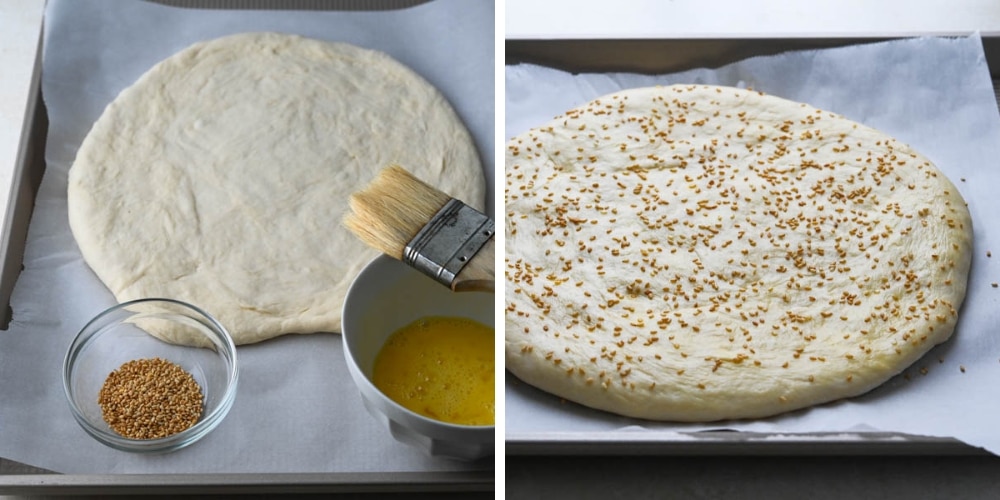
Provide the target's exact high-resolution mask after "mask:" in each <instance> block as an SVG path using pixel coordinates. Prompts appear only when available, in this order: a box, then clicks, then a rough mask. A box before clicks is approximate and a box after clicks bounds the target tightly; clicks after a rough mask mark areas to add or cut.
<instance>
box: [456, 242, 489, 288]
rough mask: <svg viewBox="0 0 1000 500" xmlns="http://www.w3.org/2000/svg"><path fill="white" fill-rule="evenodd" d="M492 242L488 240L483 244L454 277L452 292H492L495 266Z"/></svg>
mask: <svg viewBox="0 0 1000 500" xmlns="http://www.w3.org/2000/svg"><path fill="white" fill-rule="evenodd" d="M493 241H494V240H493V238H490V240H489V241H487V242H486V243H485V244H483V247H482V248H480V249H479V252H477V253H476V255H474V256H473V257H472V259H471V260H469V263H468V264H466V265H465V267H463V268H462V270H461V271H459V272H458V274H457V275H455V281H453V282H452V283H451V289H452V290H454V291H456V292H493V283H494V278H493V270H494V268H495V266H496V261H495V260H494V253H495V250H494V247H495V245H494V244H493Z"/></svg>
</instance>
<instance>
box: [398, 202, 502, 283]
mask: <svg viewBox="0 0 1000 500" xmlns="http://www.w3.org/2000/svg"><path fill="white" fill-rule="evenodd" d="M494 231H495V228H494V225H493V220H492V219H490V218H489V217H487V216H486V215H484V214H482V213H481V212H479V211H478V210H476V209H474V208H472V207H470V206H468V205H466V204H465V203H462V202H461V201H458V200H456V199H451V200H449V201H448V203H445V205H444V206H443V207H441V210H438V212H437V213H436V214H434V217H432V218H431V220H430V221H429V222H427V224H426V225H424V227H423V228H421V229H420V231H419V232H418V233H417V235H416V236H414V237H413V239H412V240H410V242H409V243H407V244H406V247H405V248H403V262H405V263H406V264H407V265H409V266H410V267H413V268H414V269H416V270H418V271H420V272H422V273H424V274H426V275H427V276H430V277H431V278H434V279H435V280H437V281H438V282H439V283H441V284H443V285H445V286H447V287H448V288H451V286H452V283H453V282H454V281H455V276H456V275H457V274H458V273H459V272H461V271H462V268H464V267H465V265H466V264H467V263H468V262H469V261H470V260H472V257H474V256H475V255H476V253H477V252H478V251H479V249H480V248H482V247H483V245H485V244H486V242H487V241H489V239H490V238H492V237H493V232H494Z"/></svg>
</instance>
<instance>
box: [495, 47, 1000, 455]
mask: <svg viewBox="0 0 1000 500" xmlns="http://www.w3.org/2000/svg"><path fill="white" fill-rule="evenodd" d="M936 35H940V36H948V35H949V34H936ZM952 35H954V36H966V35H968V33H954V34H952ZM980 36H981V37H982V40H983V48H984V51H985V52H986V59H987V63H988V65H989V67H990V73H991V77H992V79H993V89H994V92H995V94H996V96H997V105H998V107H1000V33H990V34H986V33H981V34H980ZM893 38H898V37H894V36H885V37H837V38H819V37H817V38H810V37H795V38H764V37H761V38H725V37H722V38H698V39H689V38H675V39H507V40H505V54H504V61H505V64H508V65H511V64H518V63H532V64H538V65H542V66H547V67H551V68H555V69H560V70H563V71H569V72H575V73H584V72H635V73H647V74H660V73H673V72H679V71H684V70H688V69H693V68H715V67H719V66H723V65H725V64H728V63H731V62H735V61H738V60H741V59H745V58H748V57H754V56H761V55H772V54H777V53H780V52H786V51H791V50H804V49H818V48H830V47H840V46H846V45H854V44H862V43H871V42H878V41H885V40H891V39H893ZM504 446H505V453H506V455H507V456H554V455H595V456H596V455H601V456H613V455H618V456H624V455H630V456H631V455H661V456H709V455H727V456H774V455H801V456H805V455H814V456H838V455H839V456H843V455H925V456H947V455H952V456H953V455H966V456H988V455H990V454H989V453H988V452H986V451H984V450H982V449H980V448H976V447H973V446H969V445H967V444H965V443H963V442H961V441H959V440H957V439H952V438H941V437H930V436H916V435H910V434H903V433H891V432H848V433H845V432H837V433H786V434H773V433H751V432H741V431H728V430H713V431H699V432H661V431H648V432H646V431H643V432H628V433H621V432H614V433H608V432H548V431H546V432H513V433H511V432H508V433H507V434H506V435H505V445H504Z"/></svg>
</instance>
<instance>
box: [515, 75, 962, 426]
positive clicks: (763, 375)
mask: <svg viewBox="0 0 1000 500" xmlns="http://www.w3.org/2000/svg"><path fill="white" fill-rule="evenodd" d="M506 183H507V184H506V197H505V202H506V215H507V217H506V249H507V255H506V291H505V293H506V303H507V310H506V334H505V335H506V366H507V368H508V370H510V371H511V372H512V373H513V374H514V375H516V376H517V377H519V378H521V379H522V380H524V381H525V382H527V383H529V384H532V385H535V386H537V387H539V388H541V389H543V390H545V391H548V392H551V393H553V394H556V395H558V396H561V397H563V398H566V399H569V400H572V401H576V402H578V403H581V404H584V405H587V406H591V407H594V408H599V409H603V410H607V411H610V412H615V413H619V414H623V415H627V416H633V417H641V418H647V419H657V420H676V421H713V420H720V419H734V418H754V417H764V416H769V415H774V414H778V413H781V412H785V411H789V410H794V409H798V408H803V407H806V406H809V405H814V404H819V403H823V402H827V401H831V400H835V399H839V398H845V397H850V396H855V395H858V394H861V393H864V392H866V391H869V390H870V389H872V388H874V387H876V386H878V385H879V384H881V383H883V382H885V381H886V380H887V379H889V378H890V377H891V376H893V375H894V374H897V373H899V372H900V371H902V370H903V369H905V368H906V367H907V366H909V365H910V364H912V363H913V362H914V361H915V360H917V359H918V358H919V357H920V356H922V355H923V354H924V353H926V352H927V351H928V350H929V349H930V348H931V347H933V346H934V345H935V344H938V343H940V342H943V341H944V340H946V339H947V338H948V337H949V336H950V335H951V333H952V331H953V330H954V327H955V323H956V319H957V316H958V310H959V308H960V306H961V303H962V300H963V299H964V296H965V288H966V283H967V279H968V273H969V266H970V262H971V248H972V221H971V219H970V216H969V212H968V210H967V208H966V206H965V202H964V201H963V199H962V198H961V196H960V194H959V192H958V190H957V189H956V188H955V186H954V185H952V183H951V182H950V181H949V180H948V179H947V178H946V177H945V176H944V174H942V173H941V172H940V171H939V170H938V169H937V168H936V167H935V166H934V165H932V164H931V162H930V161H929V160H928V159H927V158H925V157H923V156H921V155H920V154H918V153H916V152H915V151H913V150H912V149H911V148H910V147H908V146H906V145H904V144H901V143H899V142H898V141H896V140H894V139H892V138H891V137H888V136H886V135H885V134H883V133H881V132H878V131H876V130H873V129H871V128H868V127H866V126H863V125H860V124H857V123H854V122H852V121H850V120H847V119H846V118H843V117H841V116H839V115H835V114H832V113H829V112H825V111H821V110H818V109H815V108H813V107H810V106H808V105H805V104H800V103H796V102H791V101H787V100H784V99H780V98H776V97H772V96H766V95H763V94H760V93H756V92H751V91H746V90H739V89H733V88H721V87H708V86H671V87H656V88H644V89H635V90H628V91H624V92H620V93H618V94H612V95H609V96H605V97H602V98H600V99H598V100H595V101H593V102H591V103H588V104H586V105H584V106H582V107H579V108H577V109H574V110H571V111H569V112H567V113H565V114H564V115H562V116H560V117H557V118H556V119H554V120H553V121H552V122H550V123H548V124H545V125H543V126H541V127H538V128H535V129H533V130H530V131H528V132H526V133H524V134H522V135H520V136H518V137H515V138H513V139H512V140H511V141H510V142H509V143H508V145H507V153H506Z"/></svg>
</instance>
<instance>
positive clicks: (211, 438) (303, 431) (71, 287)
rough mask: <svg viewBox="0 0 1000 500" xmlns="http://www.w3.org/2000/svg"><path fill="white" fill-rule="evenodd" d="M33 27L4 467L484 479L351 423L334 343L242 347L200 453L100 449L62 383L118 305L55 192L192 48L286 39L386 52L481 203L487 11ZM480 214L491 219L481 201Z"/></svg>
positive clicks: (0, 449)
mask: <svg viewBox="0 0 1000 500" xmlns="http://www.w3.org/2000/svg"><path fill="white" fill-rule="evenodd" d="M45 22H46V27H45V28H46V29H45V40H44V43H45V46H44V63H43V77H42V79H43V95H44V98H45V103H46V105H47V108H48V112H49V117H50V122H51V124H50V130H49V136H48V144H47V150H46V161H47V170H46V173H45V176H44V178H43V180H42V185H41V186H40V188H39V192H38V196H37V202H36V206H35V210H34V214H33V218H32V221H31V226H30V228H29V235H28V243H27V247H26V254H25V258H24V271H23V272H22V274H21V276H20V278H19V280H18V283H17V285H16V287H15V290H14V295H13V298H12V308H13V321H12V322H11V325H10V328H9V329H8V330H7V331H3V332H0V456H2V457H4V458H7V459H11V460H15V461H18V462H22V463H25V464H29V465H33V466H37V467H42V468H45V469H49V470H53V471H56V472H62V473H71V474H121V473H169V474H175V473H199V474H201V473H255V472H258V473H283V472H295V473H310V472H312V473H322V472H336V473H355V472H360V473H363V472H379V473H386V472H390V473H391V472H427V471H434V472H462V471H482V470H489V469H491V468H492V461H489V460H487V461H484V462H480V463H476V464H466V463H459V462H455V461H450V460H442V459H431V458H428V457H426V456H424V455H423V454H422V452H420V451H419V450H417V449H415V448H411V447H409V446H406V445H403V444H400V443H398V442H396V441H395V440H393V439H392V438H391V437H390V435H389V433H388V431H387V430H386V429H384V428H382V427H381V426H380V425H378V424H377V423H376V422H375V421H374V420H373V419H372V418H370V416H369V415H368V413H367V412H366V411H365V410H364V408H363V407H362V403H361V399H360V396H359V394H358V391H357V389H356V388H355V387H354V384H353V383H352V382H351V379H350V377H349V374H348V371H347V368H346V363H345V361H344V356H343V352H342V349H341V339H340V336H339V335H336V334H316V335H304V336H298V335H297V336H290V337H284V338H279V339H275V340H273V341H267V342H264V343H261V344H256V345H250V346H241V347H240V348H239V357H240V370H241V373H240V387H239V391H238V394H237V396H236V400H235V404H234V406H233V408H232V410H231V411H230V413H229V415H228V417H227V418H226V419H225V420H224V421H223V422H222V423H221V424H220V425H219V427H218V428H217V429H215V430H214V431H213V432H212V433H211V434H209V435H208V436H206V437H205V438H204V439H203V440H201V441H199V442H198V443H195V444H194V445H192V446H190V447H188V448H185V449H183V450H180V451H178V452H175V453H171V454H161V455H135V454H129V453H125V452H120V451H116V450H112V449H110V448H107V447H105V446H103V445H101V444H98V443H97V442H96V441H94V440H93V439H92V438H90V437H89V436H88V435H86V434H85V433H84V432H83V430H82V429H80V427H79V426H78V425H77V424H76V422H75V421H74V420H73V418H72V416H71V415H70V412H69V408H68V406H67V404H66V402H65V398H64V396H63V390H62V382H61V378H60V373H61V365H62V359H63V356H64V354H65V352H66V348H67V347H68V345H69V342H70V340H71V339H72V337H73V336H74V335H75V333H76V332H77V331H78V330H79V329H80V328H81V327H82V326H83V324H84V323H85V322H86V321H87V320H88V319H89V318H90V317H92V316H93V315H94V314H96V313H97V312H99V311H101V310H103V309H104V308H106V307H108V306H110V305H112V304H114V299H113V297H112V296H111V294H110V293H109V292H108V291H107V290H106V289H105V288H104V287H103V285H102V284H101V283H100V281H98V280H97V278H96V277H95V276H94V275H93V274H92V273H91V271H90V270H89V268H88V267H87V266H86V264H85V263H84V262H83V261H82V259H81V257H80V255H79V252H78V250H77V249H76V246H75V242H74V241H73V238H72V235H71V234H70V231H69V228H68V223H67V221H66V197H65V190H66V172H67V170H68V168H69V166H70V164H71V163H72V160H73V158H74V156H75V153H76V150H77V148H78V146H79V144H80V142H81V141H82V139H83V137H84V136H85V134H86V133H87V131H88V130H89V129H90V126H91V125H92V124H93V122H94V121H95V120H96V119H97V117H98V116H99V115H100V113H101V111H102V110H103V108H104V106H106V105H107V104H108V103H109V102H110V101H111V100H112V99H113V98H114V96H115V95H117V93H118V92H119V91H120V90H122V89H123V88H124V87H126V86H128V85H130V84H131V83H132V82H134V81H135V80H136V78H138V76H139V75H141V74H142V73H143V72H145V71H146V70H147V69H149V68H150V67H151V66H152V65H154V64H155V63H156V62H158V61H160V60H162V59H164V58H166V57H168V56H169V55H171V54H173V53H174V52H176V51H178V50H180V49H182V48H184V47H186V46H188V45H190V44H191V43H194V42H196V41H199V40H202V39H208V38H214V37H218V36H222V35H226V34H231V33H236V32H246V31H265V30H267V31H280V32H288V33H297V34H301V35H304V36H310V37H314V38H320V39H327V40H337V41H347V42H351V43H355V44H357V45H360V46H364V47H368V48H373V49H378V50H382V51H385V52H387V53H389V54H390V55H392V56H393V57H395V58H396V59H397V60H399V61H400V62H402V63H403V64H406V65H407V66H409V67H410V68H412V69H414V70H415V71H416V72H417V73H419V74H421V75H422V76H423V77H424V78H426V79H427V80H429V81H430V82H431V83H432V84H433V85H435V86H436V87H437V88H438V89H440V90H441V92H442V93H443V94H444V95H445V96H446V97H447V99H448V100H449V101H450V102H451V103H452V105H453V106H454V107H455V109H456V111H457V112H458V114H459V115H460V116H461V117H462V118H463V120H464V121H465V123H466V125H467V126H468V127H469V129H470V132H471V133H472V134H473V136H474V138H475V139H476V142H477V146H478V147H479V150H480V152H481V156H482V160H483V164H484V169H485V170H486V177H487V179H488V180H489V183H488V188H489V190H488V191H489V192H490V193H492V191H493V189H492V179H493V142H494V133H493V131H494V113H493V107H494V106H493V103H494V89H493V87H494V74H495V71H494V50H493V27H494V7H493V4H492V2H463V1H461V0H437V1H435V2H432V3H430V4H426V5H421V6H418V7H413V8H410V9H405V10H399V11H383V12H374V13H367V12H315V11H310V12H284V11H282V12H278V11H246V12H243V11H240V12H234V11H218V10H191V9H180V8H172V7H164V6H160V5H155V4H151V3H146V2H137V1H123V0H114V1H104V2H71V1H60V0H51V1H50V2H49V4H48V6H47V10H46V20H45ZM442 26H448V30H447V32H445V31H442V30H441V29H440V28H441V27H442ZM487 206H488V207H492V206H493V204H492V197H491V198H490V199H488V200H487ZM331 223H335V222H331ZM401 477H412V476H405V475H404V476H401Z"/></svg>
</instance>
